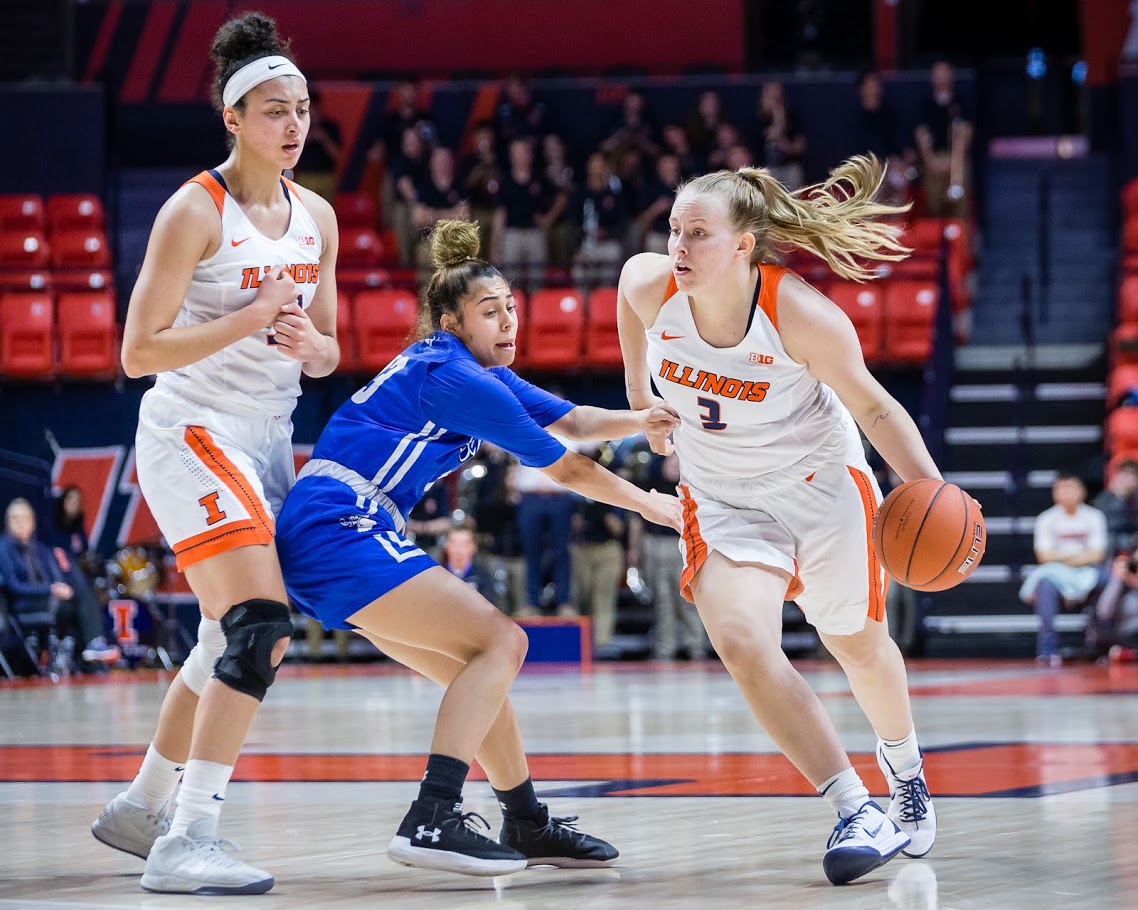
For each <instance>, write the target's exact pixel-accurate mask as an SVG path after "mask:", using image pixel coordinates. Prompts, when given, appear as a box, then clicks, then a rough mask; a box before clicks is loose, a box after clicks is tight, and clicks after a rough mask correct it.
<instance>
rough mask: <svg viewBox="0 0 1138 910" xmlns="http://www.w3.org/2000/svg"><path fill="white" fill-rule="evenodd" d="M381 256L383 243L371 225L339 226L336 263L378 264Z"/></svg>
mask: <svg viewBox="0 0 1138 910" xmlns="http://www.w3.org/2000/svg"><path fill="white" fill-rule="evenodd" d="M382 258H383V244H382V243H380V240H379V234H378V233H376V230H375V228H371V227H341V228H340V251H339V255H338V256H337V257H336V261H337V263H342V264H343V265H355V266H360V265H363V266H370V265H379V262H380V260H381V259H382Z"/></svg>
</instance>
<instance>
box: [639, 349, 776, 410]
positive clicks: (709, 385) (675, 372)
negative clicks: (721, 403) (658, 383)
mask: <svg viewBox="0 0 1138 910" xmlns="http://www.w3.org/2000/svg"><path fill="white" fill-rule="evenodd" d="M759 356H762V355H759ZM660 378H661V379H666V380H668V382H674V383H676V385H682V386H687V387H688V388H689V389H695V391H697V392H708V393H710V394H712V395H717V396H719V397H720V398H734V399H736V400H737V401H762V400H763V399H764V398H766V397H767V390H768V389H770V387H771V384H770V383H769V382H755V381H754V380H752V379H736V378H734V377H733V376H720V375H719V374H718V373H712V372H710V371H708V370H697V369H695V368H694V367H690V366H682V365H681V364H678V363H675V362H674V361H671V360H665V361H664V362H663V363H662V364H660Z"/></svg>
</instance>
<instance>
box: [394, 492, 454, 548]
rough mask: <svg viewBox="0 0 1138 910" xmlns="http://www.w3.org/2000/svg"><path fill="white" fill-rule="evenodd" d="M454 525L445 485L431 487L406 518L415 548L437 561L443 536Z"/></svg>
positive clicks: (408, 531)
mask: <svg viewBox="0 0 1138 910" xmlns="http://www.w3.org/2000/svg"><path fill="white" fill-rule="evenodd" d="M453 525H454V519H453V518H452V517H451V506H450V494H449V493H448V492H447V488H446V485H445V484H442V483H438V484H435V485H434V486H433V487H431V488H430V489H429V490H427V492H426V493H425V494H423V498H422V499H420V500H419V501H418V502H417V503H415V508H413V509H412V510H411V514H410V515H408V516H407V529H406V530H407V533H408V534H409V535H412V536H413V539H414V541H415V544H416V546H418V547H419V548H420V549H422V550H424V551H426V552H427V553H428V554H429V555H430V557H431V558H432V559H434V560H435V561H436V562H437V561H438V555H439V549H440V545H441V543H442V539H443V536H444V535H445V534H446V532H447V531H449V530H450V529H451V527H453Z"/></svg>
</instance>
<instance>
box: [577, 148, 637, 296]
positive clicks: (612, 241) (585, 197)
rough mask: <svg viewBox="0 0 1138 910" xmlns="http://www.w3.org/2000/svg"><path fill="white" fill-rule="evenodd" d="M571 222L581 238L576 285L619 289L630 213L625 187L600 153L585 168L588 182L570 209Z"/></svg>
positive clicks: (591, 157)
mask: <svg viewBox="0 0 1138 910" xmlns="http://www.w3.org/2000/svg"><path fill="white" fill-rule="evenodd" d="M569 219H570V223H571V224H572V225H573V228H574V232H575V235H576V237H577V253H576V256H575V257H574V267H573V281H574V283H575V284H576V285H577V286H578V287H615V286H616V282H617V279H618V278H619V277H620V267H621V265H622V264H623V262H624V259H625V248H624V238H625V234H626V232H627V229H628V223H629V211H628V204H627V202H626V200H625V196H624V187H623V185H622V184H621V182H620V179H619V178H618V177H616V176H615V175H614V174H613V173H612V171H610V170H609V167H608V164H607V163H606V162H605V156H604V155H603V154H601V153H600V152H593V154H591V155H590V156H589V160H588V161H587V162H586V164H585V182H584V184H583V185H582V186H581V187H580V189H579V190H578V191H577V193H576V194H575V196H574V198H573V202H572V204H571V205H570V207H569Z"/></svg>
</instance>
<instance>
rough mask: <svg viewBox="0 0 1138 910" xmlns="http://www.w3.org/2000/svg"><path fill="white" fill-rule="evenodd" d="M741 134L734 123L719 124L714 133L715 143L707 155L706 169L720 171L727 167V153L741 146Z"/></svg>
mask: <svg viewBox="0 0 1138 910" xmlns="http://www.w3.org/2000/svg"><path fill="white" fill-rule="evenodd" d="M742 143H743V134H742V133H741V132H740V131H739V127H737V126H736V125H735V124H734V123H721V124H719V128H718V129H716V131H715V143H714V145H712V147H711V151H710V152H708V153H707V169H708V170H709V171H721V170H723V169H724V168H726V167H727V153H728V152H729V151H731V149H733V148H734V147H735V146H737V145H742Z"/></svg>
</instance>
